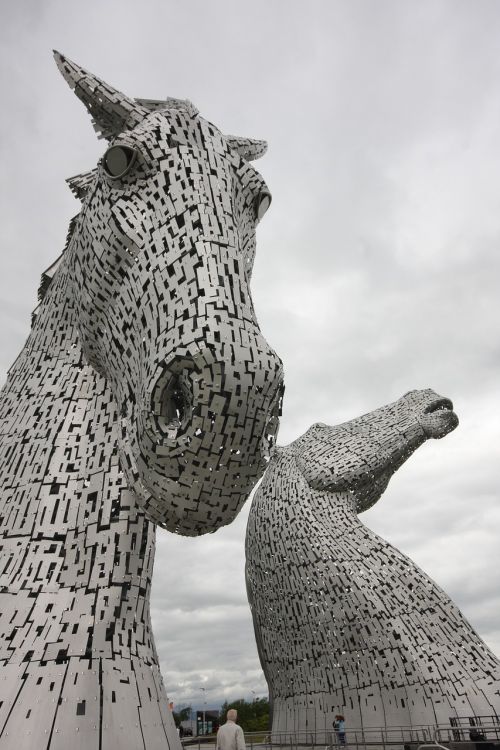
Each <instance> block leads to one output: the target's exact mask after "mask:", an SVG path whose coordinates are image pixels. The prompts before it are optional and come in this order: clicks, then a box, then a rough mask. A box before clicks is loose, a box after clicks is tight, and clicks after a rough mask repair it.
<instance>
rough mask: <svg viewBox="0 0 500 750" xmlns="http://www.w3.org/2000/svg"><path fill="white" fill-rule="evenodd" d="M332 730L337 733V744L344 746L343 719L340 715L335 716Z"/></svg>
mask: <svg viewBox="0 0 500 750" xmlns="http://www.w3.org/2000/svg"><path fill="white" fill-rule="evenodd" d="M333 728H334V729H335V731H336V733H337V742H338V744H339V745H345V719H344V717H343V716H342V714H337V716H336V717H335V721H334V722H333Z"/></svg>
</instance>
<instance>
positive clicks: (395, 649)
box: [246, 390, 500, 742]
mask: <svg viewBox="0 0 500 750" xmlns="http://www.w3.org/2000/svg"><path fill="white" fill-rule="evenodd" d="M452 408H453V407H452V404H451V402H450V401H448V400H447V399H442V398H441V397H439V396H437V394H435V393H434V392H433V391H431V390H424V391H411V392H410V393H408V394H406V395H405V396H403V397H402V398H401V399H399V400H398V401H396V402H395V403H393V404H389V405H388V406H384V407H382V408H380V409H377V410H376V411H373V412H371V413H369V414H366V415H364V416H362V417H359V418H358V419H353V420H352V421H350V422H346V423H345V424H341V425H338V426H336V427H328V426H326V425H324V424H316V425H313V426H312V427H311V428H310V429H309V430H308V431H307V432H306V433H305V434H304V435H303V436H302V437H300V438H298V440H295V442H293V443H291V444H290V445H289V446H287V447H286V448H278V449H277V450H276V455H275V456H274V457H273V459H272V461H271V464H270V466H269V469H268V470H267V472H266V475H265V478H264V480H263V482H262V484H261V485H260V487H259V489H258V490H257V492H256V494H255V497H254V500H253V503H252V508H251V511H250V517H249V522H248V529H247V540H246V554H247V568H246V575H247V588H248V596H249V601H250V605H251V608H252V614H253V620H254V628H255V634H256V638H257V645H258V649H259V655H260V659H261V663H262V666H263V669H264V672H265V675H266V678H267V681H268V684H269V689H270V695H271V700H272V705H273V727H272V729H273V733H274V734H276V733H279V732H287V733H290V732H295V731H298V730H308V731H309V732H314V731H316V732H320V733H324V735H321V734H320V737H321V736H322V737H323V739H324V740H325V741H326V742H327V741H329V737H330V736H331V735H332V734H333V728H332V727H333V721H334V717H335V715H336V714H343V715H345V718H346V728H347V730H349V728H354V727H360V728H363V729H365V730H366V729H370V728H374V727H385V728H389V727H412V726H413V727H415V726H418V725H435V724H436V723H445V724H449V722H450V719H451V718H452V717H457V716H462V717H470V716H474V715H475V716H494V715H495V714H496V715H498V714H500V663H499V661H498V659H497V658H496V657H495V656H494V654H492V653H491V651H490V650H489V649H488V648H487V646H486V645H485V643H484V642H483V641H482V640H481V638H479V636H478V635H477V633H476V632H475V631H474V630H473V628H472V627H471V625H470V624H469V623H468V622H467V621H466V620H465V618H464V617H463V615H462V613H461V612H460V610H459V609H458V608H457V606H456V605H455V604H454V603H453V602H452V601H451V599H450V598H449V597H448V596H447V595H446V594H445V592H444V591H442V590H441V589H440V588H439V587H438V586H436V584H435V583H434V582H433V581H432V580H431V579H430V578H429V577H428V576H427V575H426V574H425V573H424V572H423V571H422V570H420V569H419V568H418V567H417V566H416V565H415V564H414V563H413V562H412V561H411V560H410V559H409V558H408V557H406V556H405V555H403V554H402V553H401V552H399V551H398V550H397V549H395V548H394V547H392V546H391V545H390V544H388V543H387V542H385V541H384V540H383V539H381V538H380V537H378V536H377V535H376V534H374V533H373V532H372V531H370V530H369V529H368V528H367V527H366V526H364V525H363V524H362V523H361V521H360V520H359V518H358V515H357V514H358V513H360V512H361V511H363V510H366V509H367V508H369V507H370V506H371V505H373V504H374V503H376V502H377V500H378V499H379V498H380V496H381V495H382V493H383V492H384V490H385V488H386V487H387V484H388V482H389V480H390V478H391V476H392V474H393V473H394V472H395V471H397V469H398V468H399V467H400V466H401V465H402V464H403V463H404V461H406V460H407V459H408V458H409V456H410V455H411V454H412V453H413V452H414V451H415V450H416V449H417V448H418V447H419V446H420V445H422V443H423V442H424V441H425V440H427V439H428V438H440V437H443V436H444V435H446V434H447V433H448V432H449V431H451V430H452V429H454V427H455V426H456V425H457V424H458V420H457V418H456V416H455V414H454V413H453V411H452ZM348 734H349V731H348V732H347V735H348ZM368 738H369V735H368ZM319 741H321V739H320V740H319Z"/></svg>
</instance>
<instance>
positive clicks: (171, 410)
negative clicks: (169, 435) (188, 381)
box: [160, 375, 186, 424]
mask: <svg viewBox="0 0 500 750" xmlns="http://www.w3.org/2000/svg"><path fill="white" fill-rule="evenodd" d="M185 415H186V411H185V403H184V394H183V392H182V384H181V382H180V379H179V376H178V375H173V376H172V378H171V379H170V381H169V382H168V383H167V385H166V386H165V388H164V389H163V391H162V393H161V395H160V416H161V417H162V418H163V419H164V420H165V422H167V424H170V423H171V422H179V423H181V422H182V421H183V420H184V417H185Z"/></svg>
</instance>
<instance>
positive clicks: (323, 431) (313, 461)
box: [293, 388, 458, 513]
mask: <svg viewBox="0 0 500 750" xmlns="http://www.w3.org/2000/svg"><path fill="white" fill-rule="evenodd" d="M457 425H458V417H457V415H456V414H455V412H454V411H453V404H452V403H451V401H450V400H449V399H447V398H443V397H442V396H438V394H437V393H435V392H434V391H432V390H431V389H430V388H427V389H426V390H422V391H409V392H408V393H406V394H405V395H404V396H402V397H401V398H400V399H398V400H397V401H395V402H394V403H392V404H387V405H386V406H382V407H381V408H379V409H376V410H375V411H372V412H369V413H368V414H364V415H363V416H361V417H358V418H357V419H352V420H351V421H349V422H345V423H344V424H340V425H335V426H329V425H326V424H322V423H317V424H314V425H312V427H310V428H309V430H307V432H306V433H305V434H304V435H302V437H300V438H299V439H298V440H296V441H295V442H294V443H293V451H294V454H295V457H296V462H297V468H298V470H299V471H300V472H301V474H302V476H303V478H304V480H305V481H306V482H307V484H308V485H309V486H310V487H311V488H312V489H313V490H318V491H320V492H345V491H349V492H350V493H351V495H352V497H353V498H354V502H355V510H356V512H357V513H361V512H362V511H364V510H368V508H370V507H371V506H372V505H374V504H375V503H376V502H377V500H379V499H380V497H381V496H382V494H383V493H384V491H385V489H386V487H387V485H388V483H389V480H390V478H391V476H392V475H393V474H394V473H395V472H396V471H397V470H398V469H399V468H400V466H401V465H402V464H403V463H404V462H405V461H406V460H407V459H408V458H409V457H410V456H411V454H412V453H413V452H414V451H415V450H416V449H417V448H418V447H419V446H420V445H422V443H424V442H425V441H426V440H428V439H429V438H434V439H439V438H442V437H444V436H445V435H447V434H448V433H449V432H451V431H452V430H454V429H455V427H456V426H457Z"/></svg>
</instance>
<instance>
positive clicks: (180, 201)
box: [55, 52, 283, 535]
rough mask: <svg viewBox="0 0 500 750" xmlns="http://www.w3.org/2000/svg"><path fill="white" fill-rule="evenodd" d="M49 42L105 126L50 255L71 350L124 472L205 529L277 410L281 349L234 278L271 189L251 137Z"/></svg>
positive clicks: (231, 512)
mask: <svg viewBox="0 0 500 750" xmlns="http://www.w3.org/2000/svg"><path fill="white" fill-rule="evenodd" d="M55 58H56V62H57V64H58V67H59V69H60V71H61V73H62V74H63V76H64V78H65V79H66V81H67V82H68V83H69V85H70V86H71V87H72V88H73V89H74V91H75V93H76V95H77V96H78V98H79V99H80V100H81V101H82V102H83V103H84V105H85V106H86V108H87V110H88V112H89V113H90V114H91V116H92V120H93V123H94V127H95V129H96V130H97V132H98V133H99V135H100V137H103V138H105V139H106V140H108V141H109V146H108V148H107V150H106V151H105V153H104V155H103V157H102V159H101V161H100V163H99V165H98V167H97V168H96V169H94V170H92V171H91V172H87V173H85V174H81V175H77V176H76V177H74V178H72V179H70V180H69V183H70V186H71V188H72V189H73V191H74V192H75V194H76V195H77V196H78V197H79V198H81V199H82V201H83V207H82V210H81V212H80V214H79V215H78V217H76V219H75V221H74V225H73V228H72V233H71V237H70V239H69V242H68V246H67V250H66V252H65V256H66V263H67V269H68V276H69V282H70V284H71V285H72V288H73V298H74V303H75V306H76V312H77V320H78V324H77V325H78V331H79V337H80V343H81V346H82V349H83V352H84V355H85V356H86V358H87V360H88V362H89V363H90V364H91V365H92V366H93V367H94V368H95V369H96V370H97V372H98V373H100V374H101V375H103V376H104V378H105V379H106V381H107V382H108V384H109V386H110V388H111V391H112V394H113V397H114V399H115V402H116V405H117V409H118V412H119V414H120V418H121V432H120V437H119V452H120V458H121V465H122V469H123V470H124V472H125V475H126V480H127V484H128V486H129V487H130V488H131V489H133V490H134V492H135V493H136V495H137V497H138V500H139V503H140V504H141V506H142V507H143V509H144V510H145V512H146V514H147V516H148V518H149V519H150V520H152V521H154V522H155V523H157V524H159V525H160V526H163V527H165V528H167V529H169V530H170V531H175V532H178V533H182V534H186V535H197V534H202V533H206V532H209V531H215V530H216V529H217V528H219V527H220V526H222V525H225V524H227V523H229V522H231V521H232V520H233V518H234V517H235V515H236V514H237V513H238V511H239V510H240V508H241V506H242V504H243V502H244V501H245V499H246V498H247V496H248V494H249V492H250V490H251V489H252V487H253V486H254V484H255V482H256V481H257V480H258V479H259V478H260V476H261V475H262V473H263V471H264V469H265V467H266V465H267V460H268V458H269V454H270V449H271V448H272V446H273V444H274V440H275V436H276V432H277V428H278V416H279V414H280V401H281V396H282V391H283V385H282V380H283V377H282V364H281V361H280V359H279V358H278V356H277V355H276V353H275V352H274V351H273V349H272V348H271V347H270V346H269V344H268V343H267V342H266V340H265V339H264V337H263V336H262V333H261V332H260V329H259V326H258V323H257V319H256V317H255V312H254V309H253V304H252V299H251V295H250V288H249V283H250V277H251V272H252V265H253V258H254V252H255V227H256V225H257V223H258V221H259V220H260V218H262V216H263V215H264V213H265V211H266V209H267V207H268V206H269V204H270V200H271V198H270V193H269V190H268V188H267V186H266V185H265V183H264V181H263V179H262V177H261V176H260V175H259V174H258V173H257V172H256V170H255V169H254V168H253V167H252V166H251V165H250V163H249V160H251V159H255V158H258V157H259V156H261V155H262V154H263V153H264V152H265V150H266V144H265V142H263V141H255V140H252V139H247V138H237V137H234V136H225V135H224V134H223V133H221V132H220V130H218V129H217V128H216V127H215V126H214V125H212V124H211V123H210V122H208V121H207V120H205V119H203V117H201V116H200V115H199V114H198V111H197V110H196V108H195V107H194V106H193V105H192V104H191V103H190V102H188V101H183V100H178V99H167V100H166V101H151V100H141V99H131V98H129V97H127V96H125V95H123V94H121V93H120V92H119V91H117V90H116V89H114V88H113V87H111V86H109V85H108V84H106V83H104V82H103V81H101V80H100V79H99V78H97V77H96V76H94V75H92V74H91V73H89V72H87V71H85V70H83V69H82V68H80V67H79V66H78V65H76V64H75V63H73V62H71V61H70V60H68V59H67V58H66V57H64V56H63V55H61V54H59V53H57V52H56V53H55Z"/></svg>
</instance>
